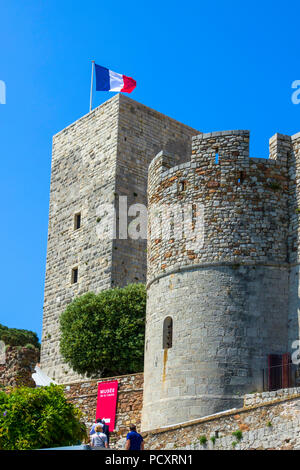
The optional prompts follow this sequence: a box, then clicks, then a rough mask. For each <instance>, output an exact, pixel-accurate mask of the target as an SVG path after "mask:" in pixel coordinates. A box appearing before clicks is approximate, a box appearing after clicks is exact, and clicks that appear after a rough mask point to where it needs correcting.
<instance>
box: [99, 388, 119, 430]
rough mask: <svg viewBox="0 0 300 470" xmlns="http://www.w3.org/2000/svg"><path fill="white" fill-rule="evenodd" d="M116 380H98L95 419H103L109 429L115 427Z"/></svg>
mask: <svg viewBox="0 0 300 470" xmlns="http://www.w3.org/2000/svg"><path fill="white" fill-rule="evenodd" d="M117 394H118V381H117V380H113V381H112V382H99V383H98V398H97V411H96V419H98V418H100V419H104V421H105V423H106V424H108V426H109V431H110V432H112V431H113V430H114V429H115V419H116V406H117Z"/></svg>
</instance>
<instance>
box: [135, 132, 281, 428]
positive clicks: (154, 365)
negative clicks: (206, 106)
mask: <svg viewBox="0 0 300 470" xmlns="http://www.w3.org/2000/svg"><path fill="white" fill-rule="evenodd" d="M173 164H174V162H173V159H172V156H171V155H167V154H165V153H163V152H161V153H160V154H158V155H157V156H156V157H155V158H154V160H153V161H152V162H151V164H150V167H149V179H148V208H149V209H148V210H149V223H148V227H149V228H148V230H149V233H148V253H147V255H148V274H147V277H148V280H147V287H148V300H147V323H146V344H145V379H144V380H145V383H144V405H143V416H142V428H143V430H144V431H145V430H149V429H153V428H157V427H161V426H166V425H171V424H175V423H180V422H183V421H188V420H192V419H196V418H199V417H201V416H207V415H210V414H213V413H216V412H218V411H221V410H226V409H231V408H235V407H240V406H241V405H242V395H243V394H244V393H249V392H252V391H261V390H262V388H263V382H264V380H265V379H264V373H263V369H265V368H266V367H267V366H268V357H269V356H270V355H272V354H285V353H286V352H287V348H288V272H289V270H288V259H287V256H288V251H287V250H288V248H287V238H288V167H287V159H286V156H285V158H281V156H280V155H277V154H276V153H275V154H271V155H270V158H269V160H266V159H258V158H251V159H250V158H249V132H248V131H227V132H214V133H210V134H202V135H198V136H196V137H193V145H192V157H191V161H189V162H188V163H184V164H181V165H179V166H175V167H172V165H173Z"/></svg>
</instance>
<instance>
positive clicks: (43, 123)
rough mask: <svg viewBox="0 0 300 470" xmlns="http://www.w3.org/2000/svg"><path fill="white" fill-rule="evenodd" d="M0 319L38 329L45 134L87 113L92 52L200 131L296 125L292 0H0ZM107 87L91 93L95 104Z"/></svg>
mask: <svg viewBox="0 0 300 470" xmlns="http://www.w3.org/2000/svg"><path fill="white" fill-rule="evenodd" d="M0 25H1V26H0V44H1V53H0V80H3V81H5V83H6V86H7V104H6V105H1V104H0V156H1V159H0V165H1V169H0V170H1V171H0V192H1V201H2V204H1V206H2V210H1V230H0V252H1V253H0V255H1V269H0V285H1V288H2V292H1V294H2V295H1V307H0V323H2V324H5V325H7V326H10V327H18V328H29V329H33V330H35V331H36V332H37V333H38V334H39V335H40V334H41V326H42V305H43V287H44V273H45V260H46V242H47V225H48V204H49V184H50V165H51V144H52V135H53V134H55V133H56V132H58V131H60V130H61V129H63V128H64V127H65V126H67V125H68V124H70V123H71V122H73V121H75V120H76V119H78V118H80V117H81V116H82V115H84V114H86V113H87V112H88V108H89V90H90V73H91V67H90V60H91V59H95V60H96V62H97V63H99V64H100V65H103V66H105V67H108V68H110V69H111V70H114V71H116V72H119V73H123V74H125V75H129V76H132V77H133V78H135V79H136V80H137V83H138V85H137V88H136V90H135V91H134V92H133V93H132V94H131V95H130V96H131V97H132V98H133V99H135V100H137V101H140V102H142V103H144V104H146V105H148V106H150V107H153V108H155V109H157V110H158V111H161V112H162V113H165V114H168V115H170V116H171V117H174V118H175V119H178V120H180V121H182V122H184V123H186V124H189V125H191V126H193V127H195V128H197V129H199V130H201V131H204V132H210V131H217V130H227V129H250V130H251V156H255V157H267V155H268V139H269V137H271V136H272V135H273V134H274V133H276V132H281V133H286V134H294V133H296V132H299V131H300V119H299V118H300V104H299V105H294V104H292V101H291V95H292V89H291V84H292V82H293V81H294V80H300V61H299V15H298V6H297V3H296V2H284V3H282V2H279V1H274V0H273V1H264V0H261V1H251V2H242V1H241V0H240V1H230V0H229V1H218V0H216V1H214V2H207V1H206V2H203V1H199V0H197V1H189V0H187V1H186V2H182V1H177V0H172V1H170V0H160V1H158V0H151V2H145V1H141V0H139V1H135V0H132V1H131V2H124V1H119V0H114V2H107V1H105V2H102V1H101V0H86V1H85V2H79V1H74V0H73V1H71V0H60V1H57V0H47V1H42V0H26V2H25V1H23V0H14V1H12V0H0ZM111 96H112V93H106V92H103V93H100V92H98V93H97V94H96V95H94V106H96V105H99V104H101V103H102V102H104V101H106V100H107V99H108V98H110V97H111Z"/></svg>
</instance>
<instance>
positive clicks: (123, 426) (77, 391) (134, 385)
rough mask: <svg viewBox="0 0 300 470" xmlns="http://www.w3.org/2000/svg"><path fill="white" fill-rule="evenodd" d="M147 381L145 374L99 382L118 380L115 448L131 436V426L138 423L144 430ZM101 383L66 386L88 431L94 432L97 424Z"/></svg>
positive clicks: (69, 397)
mask: <svg viewBox="0 0 300 470" xmlns="http://www.w3.org/2000/svg"><path fill="white" fill-rule="evenodd" d="M143 379H144V378H143V374H131V375H124V376H120V377H110V378H104V379H99V381H101V382H106V381H110V380H118V400H117V409H116V422H115V432H114V433H111V439H110V440H111V447H114V446H115V443H116V442H117V441H118V442H119V443H123V440H124V437H126V434H127V433H128V427H129V424H131V423H134V424H136V425H137V427H138V429H140V423H141V411H142V401H143ZM99 381H97V380H90V381H83V382H76V383H72V384H67V385H65V386H64V390H65V395H66V397H67V399H68V400H69V401H71V402H72V403H73V404H74V405H76V406H78V408H80V409H81V410H82V412H83V414H84V422H85V424H86V426H87V428H88V429H90V428H91V426H92V424H93V423H94V422H95V417H96V406H97V392H98V385H97V384H98V382H99ZM122 439H123V440H122ZM119 445H120V444H119Z"/></svg>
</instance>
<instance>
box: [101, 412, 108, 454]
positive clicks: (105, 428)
mask: <svg viewBox="0 0 300 470" xmlns="http://www.w3.org/2000/svg"><path fill="white" fill-rule="evenodd" d="M101 422H102V424H103V432H104V434H105V435H106V437H107V444H108V447H109V426H108V424H106V422H105V420H104V418H103V419H102V421H101Z"/></svg>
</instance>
